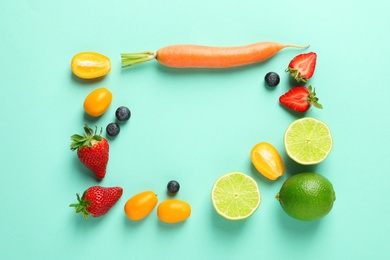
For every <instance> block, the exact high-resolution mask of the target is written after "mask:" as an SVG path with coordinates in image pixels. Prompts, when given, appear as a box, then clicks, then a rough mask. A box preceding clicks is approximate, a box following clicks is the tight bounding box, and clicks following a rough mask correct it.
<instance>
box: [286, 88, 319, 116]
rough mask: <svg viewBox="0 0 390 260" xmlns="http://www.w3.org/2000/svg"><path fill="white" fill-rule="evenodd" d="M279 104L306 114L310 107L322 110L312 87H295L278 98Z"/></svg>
mask: <svg viewBox="0 0 390 260" xmlns="http://www.w3.org/2000/svg"><path fill="white" fill-rule="evenodd" d="M279 102H280V103H281V104H282V105H285V106H286V107H288V108H291V109H292V110H295V111H297V112H306V111H307V110H308V109H309V108H310V106H311V105H313V106H314V107H316V108H320V109H322V105H321V104H320V103H318V98H317V97H316V92H315V90H312V86H309V87H308V88H306V87H304V86H297V87H293V88H292V89H290V90H289V91H288V92H287V93H285V94H284V95H282V96H280V98H279Z"/></svg>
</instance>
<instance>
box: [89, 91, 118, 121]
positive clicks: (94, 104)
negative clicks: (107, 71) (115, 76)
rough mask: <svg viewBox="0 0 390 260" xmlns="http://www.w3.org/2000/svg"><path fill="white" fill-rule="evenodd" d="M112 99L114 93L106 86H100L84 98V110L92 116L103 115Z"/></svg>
mask: <svg viewBox="0 0 390 260" xmlns="http://www.w3.org/2000/svg"><path fill="white" fill-rule="evenodd" d="M111 101H112V93H111V92H110V91H109V90H108V89H106V88H98V89H95V90H94V91H92V92H91V93H89V95H88V96H87V97H86V98H85V100H84V110H85V112H86V113H87V114H88V115H90V116H94V117H96V116H101V115H102V114H104V112H106V110H107V109H108V107H109V106H110V104H111Z"/></svg>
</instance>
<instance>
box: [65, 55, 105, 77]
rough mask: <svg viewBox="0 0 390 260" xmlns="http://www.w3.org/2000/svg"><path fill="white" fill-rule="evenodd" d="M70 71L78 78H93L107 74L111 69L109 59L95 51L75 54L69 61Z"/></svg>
mask: <svg viewBox="0 0 390 260" xmlns="http://www.w3.org/2000/svg"><path fill="white" fill-rule="evenodd" d="M71 68H72V72H73V73H74V74H75V75H76V76H77V77H79V78H83V79H94V78H98V77H102V76H105V75H107V74H108V73H109V72H110V70H111V63H110V59H109V58H107V57H106V56H104V55H102V54H100V53H96V52H81V53H78V54H76V55H75V56H74V57H73V59H72V62H71Z"/></svg>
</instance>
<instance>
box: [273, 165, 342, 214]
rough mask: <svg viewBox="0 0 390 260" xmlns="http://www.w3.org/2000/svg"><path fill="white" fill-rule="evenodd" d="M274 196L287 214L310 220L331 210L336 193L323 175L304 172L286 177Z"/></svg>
mask: <svg viewBox="0 0 390 260" xmlns="http://www.w3.org/2000/svg"><path fill="white" fill-rule="evenodd" d="M276 198H277V199H278V200H279V202H280V205H281V206H282V208H283V210H284V211H285V212H286V213H287V214H288V215H289V216H291V217H293V218H296V219H299V220H304V221H312V220H317V219H320V218H323V217H324V216H326V215H327V214H328V213H329V212H330V211H331V210H332V208H333V203H334V201H335V200H336V193H335V191H334V189H333V185H332V183H331V182H330V181H329V180H328V179H327V178H325V177H324V176H322V175H320V174H317V173H313V172H304V173H299V174H296V175H294V176H292V177H290V178H288V179H287V180H286V181H285V182H284V183H283V185H282V187H281V189H280V191H279V193H278V194H277V195H276Z"/></svg>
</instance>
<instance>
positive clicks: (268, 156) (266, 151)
mask: <svg viewBox="0 0 390 260" xmlns="http://www.w3.org/2000/svg"><path fill="white" fill-rule="evenodd" d="M250 157H251V160H252V163H253V166H255V168H256V169H257V170H258V171H259V172H260V173H261V174H262V175H264V177H266V178H268V179H270V180H276V179H277V178H279V177H280V176H282V175H283V174H284V164H283V161H282V158H281V157H280V154H279V152H278V151H277V150H276V148H275V147H273V146H272V145H271V144H269V143H266V142H261V143H258V144H257V145H255V146H254V147H253V149H252V151H251V154H250Z"/></svg>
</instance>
